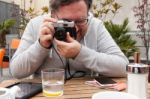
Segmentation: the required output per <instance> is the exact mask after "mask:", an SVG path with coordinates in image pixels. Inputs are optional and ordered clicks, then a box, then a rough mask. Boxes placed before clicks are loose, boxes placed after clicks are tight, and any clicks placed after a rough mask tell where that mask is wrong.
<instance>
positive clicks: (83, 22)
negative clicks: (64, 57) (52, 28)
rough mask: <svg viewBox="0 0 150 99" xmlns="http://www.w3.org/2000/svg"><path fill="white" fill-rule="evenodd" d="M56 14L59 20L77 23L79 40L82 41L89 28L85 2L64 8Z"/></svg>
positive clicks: (81, 0)
mask: <svg viewBox="0 0 150 99" xmlns="http://www.w3.org/2000/svg"><path fill="white" fill-rule="evenodd" d="M55 14H56V17H57V18H58V19H67V20H70V21H74V22H75V24H76V30H77V39H81V38H82V37H83V36H84V34H85V32H86V31H87V26H88V25H87V21H88V20H87V17H88V9H87V6H86V4H85V2H84V1H83V0H80V1H78V2H74V3H72V4H70V5H67V6H62V7H60V8H59V10H58V12H57V13H55Z"/></svg>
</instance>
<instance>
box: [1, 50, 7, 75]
mask: <svg viewBox="0 0 150 99" xmlns="http://www.w3.org/2000/svg"><path fill="white" fill-rule="evenodd" d="M5 52H6V51H5V49H2V48H1V49H0V76H2V75H3V58H4V55H5Z"/></svg>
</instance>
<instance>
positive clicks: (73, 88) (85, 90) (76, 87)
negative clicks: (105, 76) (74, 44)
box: [0, 77, 150, 99]
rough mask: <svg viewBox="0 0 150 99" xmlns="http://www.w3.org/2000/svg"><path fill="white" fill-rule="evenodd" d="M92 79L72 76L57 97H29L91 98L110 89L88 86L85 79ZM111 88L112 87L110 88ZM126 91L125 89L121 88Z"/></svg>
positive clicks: (117, 79) (38, 97) (39, 96)
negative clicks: (62, 92)
mask: <svg viewBox="0 0 150 99" xmlns="http://www.w3.org/2000/svg"><path fill="white" fill-rule="evenodd" d="M88 80H92V79H90V78H89V77H83V78H73V79H71V80H68V81H67V82H66V83H65V86H64V95H63V96H61V97H58V98H54V97H52V98H46V97H44V96H43V94H42V92H41V93H39V94H37V95H36V96H34V97H32V98H31V99H91V98H92V95H93V94H94V93H96V92H101V91H108V90H109V91H111V89H100V88H97V87H93V86H89V85H86V84H85V81H88ZM114 80H115V81H117V82H126V78H115V79H114ZM15 82H18V81H17V80H15V81H4V82H2V83H1V84H0V87H1V86H3V87H4V86H7V85H9V84H12V83H15ZM112 90H113V89H112ZM123 91H126V90H123ZM149 93H150V86H149Z"/></svg>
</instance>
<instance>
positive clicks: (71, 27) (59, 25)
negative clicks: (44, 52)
mask: <svg viewBox="0 0 150 99" xmlns="http://www.w3.org/2000/svg"><path fill="white" fill-rule="evenodd" d="M53 26H54V29H55V33H54V37H55V38H56V39H58V40H61V41H67V40H66V37H67V32H69V33H70V36H71V37H73V38H74V39H76V37H77V33H76V28H75V23H74V22H73V21H66V20H58V21H57V22H56V23H53Z"/></svg>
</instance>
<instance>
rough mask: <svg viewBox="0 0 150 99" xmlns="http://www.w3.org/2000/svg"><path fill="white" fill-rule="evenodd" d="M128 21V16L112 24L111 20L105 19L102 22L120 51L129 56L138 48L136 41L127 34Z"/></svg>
mask: <svg viewBox="0 0 150 99" xmlns="http://www.w3.org/2000/svg"><path fill="white" fill-rule="evenodd" d="M128 23H129V21H128V18H126V19H125V20H124V21H123V23H122V24H114V23H112V21H107V22H104V25H105V27H106V29H107V30H108V32H109V33H110V35H111V36H112V38H113V39H114V40H115V42H116V43H117V44H118V46H119V47H120V49H121V50H122V52H123V53H124V54H125V55H126V56H127V57H128V58H129V57H130V56H133V54H134V52H135V51H137V50H138V48H137V47H136V46H135V44H136V41H135V40H133V39H132V38H131V35H129V34H127V33H128V32H129V28H128V27H127V26H128Z"/></svg>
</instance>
